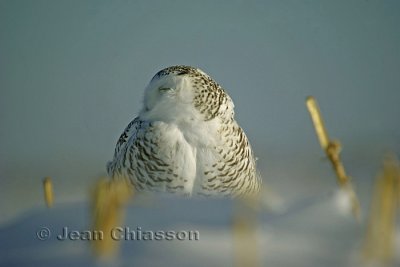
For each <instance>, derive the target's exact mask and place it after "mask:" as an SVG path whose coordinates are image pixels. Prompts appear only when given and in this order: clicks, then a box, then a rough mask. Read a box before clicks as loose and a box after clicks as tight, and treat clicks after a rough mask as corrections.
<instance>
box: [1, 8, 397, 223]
mask: <svg viewBox="0 0 400 267" xmlns="http://www.w3.org/2000/svg"><path fill="white" fill-rule="evenodd" d="M399 14H400V2H398V1H280V0H279V1H278V0H277V1H77V0H76V1H39V0H38V1H5V0H2V1H0V181H1V186H0V212H1V220H2V221H3V222H10V221H13V220H16V219H18V216H19V215H20V214H21V213H23V212H24V211H26V210H29V209H31V208H34V207H38V206H41V205H43V203H42V202H43V200H42V188H41V179H42V178H43V177H44V176H51V177H52V178H53V180H54V185H55V193H56V200H57V201H58V202H59V203H63V202H69V201H76V200H77V199H85V198H86V196H87V192H88V190H89V188H90V185H91V184H92V183H93V182H94V181H95V179H97V177H98V176H99V175H102V174H104V173H105V163H106V162H107V160H109V159H110V158H111V157H112V153H113V148H114V144H115V142H116V139H117V138H118V136H119V134H120V132H121V131H122V130H123V128H124V127H125V125H126V124H127V123H128V122H129V121H130V120H131V119H132V118H133V117H134V116H135V115H136V114H137V112H138V111H139V109H140V106H141V100H142V95H143V89H144V87H145V86H146V84H147V83H148V81H149V80H150V79H151V77H152V76H153V75H154V73H156V72H157V71H158V70H160V69H161V68H164V67H166V66H169V65H175V64H186V65H192V66H197V67H200V68H202V69H203V70H204V71H205V72H207V73H208V74H210V75H211V76H212V77H213V78H215V80H216V81H217V82H219V83H220V84H221V85H222V86H223V87H224V88H225V89H226V90H227V92H228V93H229V94H230V95H231V97H232V98H233V100H234V102H235V108H236V117H237V120H238V121H239V123H240V124H241V126H242V127H243V128H244V129H245V131H246V133H247V135H248V136H249V138H250V141H251V143H252V144H253V147H254V150H255V152H256V154H257V156H258V157H259V161H258V164H259V168H260V170H261V172H262V175H263V177H264V179H265V181H266V183H268V184H270V185H272V187H274V188H275V189H276V191H277V192H283V195H286V196H288V195H289V196H288V197H289V198H290V196H298V197H301V196H310V195H313V194H316V193H318V192H321V190H325V189H326V190H329V188H330V187H334V186H335V181H334V176H333V174H332V173H331V172H330V169H329V165H328V164H326V162H324V161H323V160H321V158H322V152H321V150H320V148H319V146H318V143H317V140H316V138H315V133H314V130H313V128H312V126H311V122H310V119H309V115H308V113H307V111H306V108H305V105H304V100H305V97H306V96H308V95H314V96H315V97H316V98H317V99H318V101H319V104H320V106H321V109H322V112H323V115H324V117H325V120H326V124H327V127H328V130H329V131H330V134H331V135H332V136H334V137H337V138H340V140H341V142H342V143H343V145H344V148H345V149H344V152H343V158H344V162H345V165H346V166H347V168H348V170H349V172H350V173H351V174H352V175H353V176H354V181H355V183H356V186H358V188H360V189H363V188H364V187H363V186H365V191H362V190H360V191H361V192H360V193H359V194H360V195H361V196H362V195H363V194H364V195H368V194H369V191H368V188H369V187H370V184H371V183H370V181H371V180H372V178H373V177H374V176H375V174H376V172H377V171H378V170H379V166H380V161H381V159H382V157H383V155H384V153H385V152H386V151H394V152H395V153H399V152H400V142H399V140H400V124H399V119H398V117H399V115H400V103H399V102H400V75H399V69H400V30H399V25H400V16H399ZM313 173H314V175H313ZM315 173H317V174H320V175H315ZM366 199H368V198H366ZM363 205H364V206H366V207H367V206H368V202H366V203H363Z"/></svg>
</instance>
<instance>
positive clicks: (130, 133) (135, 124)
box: [107, 117, 140, 176]
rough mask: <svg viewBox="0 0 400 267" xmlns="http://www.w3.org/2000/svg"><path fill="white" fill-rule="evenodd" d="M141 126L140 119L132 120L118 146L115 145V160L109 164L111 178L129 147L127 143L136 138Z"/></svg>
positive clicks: (119, 139) (108, 170)
mask: <svg viewBox="0 0 400 267" xmlns="http://www.w3.org/2000/svg"><path fill="white" fill-rule="evenodd" d="M139 126H140V119H139V118H138V117H136V118H135V119H134V120H132V121H131V122H130V123H129V124H128V126H126V128H125V130H124V131H123V132H122V134H121V135H120V137H119V138H118V141H117V144H116V145H115V150H114V158H113V160H112V161H109V162H108V163H107V172H108V174H109V175H110V176H113V172H114V168H115V164H116V162H117V161H118V159H119V158H120V156H121V154H122V153H123V151H124V148H125V146H126V145H127V142H128V141H129V140H130V139H131V138H132V137H133V138H135V136H136V133H137V130H138V128H139Z"/></svg>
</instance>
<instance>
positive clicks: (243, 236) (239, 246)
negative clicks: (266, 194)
mask: <svg viewBox="0 0 400 267" xmlns="http://www.w3.org/2000/svg"><path fill="white" fill-rule="evenodd" d="M234 204H235V206H234V217H233V225H232V230H233V241H234V243H233V245H234V254H235V256H234V265H235V266H238V267H242V266H248V267H258V266H261V264H260V258H259V256H260V255H259V251H258V243H257V242H258V240H257V226H258V220H257V211H258V210H259V208H260V207H259V204H260V196H258V195H256V196H254V195H251V196H247V197H245V198H239V199H237V200H236V202H235V203H234Z"/></svg>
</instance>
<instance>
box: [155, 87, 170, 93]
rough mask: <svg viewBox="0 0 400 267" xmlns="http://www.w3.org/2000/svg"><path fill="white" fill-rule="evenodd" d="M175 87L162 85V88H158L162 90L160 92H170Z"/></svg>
mask: <svg viewBox="0 0 400 267" xmlns="http://www.w3.org/2000/svg"><path fill="white" fill-rule="evenodd" d="M172 90H173V89H172V88H169V87H160V88H158V91H160V92H168V91H172Z"/></svg>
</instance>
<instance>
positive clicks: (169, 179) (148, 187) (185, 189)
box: [108, 118, 196, 194]
mask: <svg viewBox="0 0 400 267" xmlns="http://www.w3.org/2000/svg"><path fill="white" fill-rule="evenodd" d="M182 139H183V138H182V134H181V133H180V132H179V131H178V130H177V128H174V127H171V126H168V125H167V124H165V123H162V122H149V121H145V120H141V119H140V118H136V119H135V120H133V121H132V122H131V123H130V125H128V127H127V128H126V130H125V131H124V133H122V135H121V137H120V139H119V140H118V142H117V147H116V149H115V155H114V160H113V161H112V162H110V163H109V164H108V171H109V175H110V176H112V177H116V176H122V177H126V178H128V179H129V180H130V181H131V182H132V184H133V185H134V186H135V188H136V189H137V190H139V191H142V190H145V191H169V192H176V193H179V192H181V193H183V194H186V193H191V190H192V185H193V180H194V176H195V169H196V168H195V160H194V158H193V154H192V153H191V150H190V149H189V148H188V144H187V143H185V142H183V141H182Z"/></svg>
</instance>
